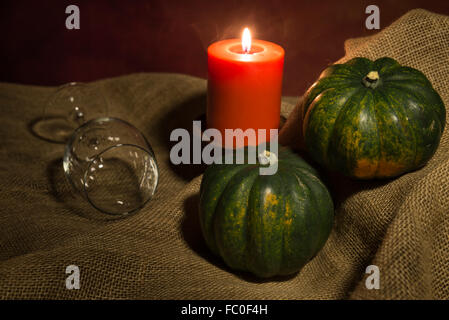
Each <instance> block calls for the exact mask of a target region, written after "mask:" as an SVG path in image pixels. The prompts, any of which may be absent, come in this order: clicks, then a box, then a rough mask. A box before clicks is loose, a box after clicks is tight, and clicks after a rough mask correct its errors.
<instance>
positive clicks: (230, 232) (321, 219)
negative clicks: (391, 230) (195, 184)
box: [200, 149, 334, 278]
mask: <svg viewBox="0 0 449 320" xmlns="http://www.w3.org/2000/svg"><path fill="white" fill-rule="evenodd" d="M278 156H279V158H278V159H279V162H278V170H277V172H276V173H275V174H274V175H259V166H260V164H240V165H238V164H229V165H227V164H214V165H211V166H209V167H208V168H207V170H206V171H205V173H204V175H203V180H202V182H201V188H200V221H201V229H202V232H203V235H204V238H205V240H206V243H207V245H208V246H209V248H210V249H211V250H212V251H213V252H214V253H215V254H217V255H220V256H221V257H222V258H223V259H224V261H225V262H226V264H227V265H228V266H229V267H231V268H233V269H237V270H244V271H249V272H252V273H253V274H255V275H257V276H259V277H264V278H266V277H271V276H275V275H288V274H292V273H295V272H297V271H298V270H300V269H301V268H302V267H303V266H304V265H305V264H306V263H307V262H308V261H309V260H310V259H311V258H313V257H314V256H315V255H316V253H317V252H318V251H319V250H320V249H321V248H322V247H323V245H324V243H325V242H326V240H327V238H328V236H329V233H330V230H331V228H332V222H333V212H334V209H333V203H332V199H331V196H330V194H329V192H328V190H327V189H326V187H325V186H324V184H323V183H322V182H321V181H320V180H319V178H318V177H317V173H316V171H315V170H314V169H313V168H312V167H310V166H309V165H308V164H307V163H306V162H305V161H304V160H302V159H301V158H300V157H299V156H297V155H295V154H293V153H292V152H291V151H289V150H286V149H281V150H280V151H279V154H278Z"/></svg>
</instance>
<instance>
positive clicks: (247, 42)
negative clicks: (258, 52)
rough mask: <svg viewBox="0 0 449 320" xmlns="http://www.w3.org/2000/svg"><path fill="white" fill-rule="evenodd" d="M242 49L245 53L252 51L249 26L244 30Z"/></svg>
mask: <svg viewBox="0 0 449 320" xmlns="http://www.w3.org/2000/svg"><path fill="white" fill-rule="evenodd" d="M242 50H243V52H245V53H249V52H250V51H251V33H250V32H249V29H248V28H245V30H243V35H242Z"/></svg>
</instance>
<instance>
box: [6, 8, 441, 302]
mask: <svg viewBox="0 0 449 320" xmlns="http://www.w3.org/2000/svg"><path fill="white" fill-rule="evenodd" d="M345 46H346V52H347V54H346V56H345V57H344V59H342V61H346V60H348V59H350V58H352V57H355V56H365V57H368V58H378V57H381V56H391V57H393V58H395V59H397V60H398V61H399V62H400V63H403V64H406V65H409V66H412V67H415V68H418V69H420V70H422V71H423V72H424V73H425V74H426V75H427V76H428V78H429V79H430V81H431V82H432V83H433V85H434V87H435V89H436V90H437V91H438V92H439V93H440V94H441V96H442V98H443V100H444V102H445V104H446V106H449V91H448V89H449V17H446V16H441V15H436V14H432V13H429V12H426V11H423V10H414V11H411V12H409V13H408V14H406V15H405V16H403V17H402V18H400V19H399V20H398V21H396V22H395V23H393V24H392V25H391V26H389V27H387V28H385V29H384V30H382V31H381V32H380V33H378V34H376V35H374V36H372V37H369V38H363V39H354V40H348V41H347V42H346V44H345ZM300 74H301V72H300V70H298V75H299V76H300ZM313 80H314V79H311V82H312V81H313ZM93 85H94V86H96V87H97V88H98V90H103V92H104V93H105V95H106V97H107V99H108V101H109V103H110V113H111V116H116V117H119V118H122V119H125V120H128V121H130V122H131V123H133V124H134V125H135V126H136V127H138V128H139V129H140V130H141V131H142V132H143V133H144V134H145V135H146V136H147V137H148V139H149V140H150V142H151V144H152V146H153V148H154V150H155V152H156V154H157V160H158V162H159V167H160V174H161V175H160V184H159V187H158V190H157V193H156V195H155V197H154V198H153V200H152V201H151V202H150V203H149V204H148V205H147V206H146V207H145V208H144V209H143V210H141V211H140V212H139V213H138V214H136V215H134V216H131V217H128V218H126V219H121V220H105V219H103V218H99V217H98V216H96V213H95V212H94V211H93V210H92V209H90V208H89V207H87V206H86V205H85V203H84V202H82V201H79V199H78V198H76V197H75V196H73V193H72V192H71V189H70V187H69V185H68V184H67V183H66V181H65V180H64V177H63V173H62V166H61V156H62V153H63V146H62V145H58V144H53V143H48V142H46V141H43V140H40V139H38V138H37V137H35V136H34V135H33V134H32V131H31V130H30V127H31V124H32V123H33V121H34V120H35V119H37V118H39V116H40V115H41V112H42V106H43V104H44V103H45V100H46V99H47V97H48V94H49V93H50V92H52V89H51V88H43V87H35V86H23V85H13V84H1V85H0V107H1V110H2V116H1V119H0V122H1V123H0V137H1V139H0V142H1V143H0V177H1V178H0V190H1V193H0V228H1V232H0V246H1V249H0V260H1V262H0V296H1V297H2V298H10V299H13V298H58V299H59V298H70V299H71V298H76V299H82V298H94V299H96V298H98V299H103V298H136V299H147V298H148V299H304V298H306V299H335V298H337V299H340V298H353V299H354V298H355V299H377V298H381V299H398V298H399V299H406V298H412V299H422V298H423V299H427V298H429V299H433V298H436V299H447V298H449V239H448V237H449V176H448V175H449V154H448V151H449V137H448V129H447V127H446V131H445V132H444V135H443V138H442V140H441V144H440V147H439V149H438V151H437V153H436V154H435V156H434V157H433V158H432V159H431V161H430V162H429V163H428V165H426V166H425V167H424V168H423V169H421V170H419V171H415V172H412V173H409V174H406V175H403V176H402V177H400V178H398V179H395V180H391V181H377V182H358V181H353V180H350V179H342V178H340V177H339V178H338V179H333V178H332V177H331V179H329V181H330V189H331V191H332V193H333V196H334V198H335V205H336V216H335V225H334V228H333V231H332V234H331V236H330V238H329V240H328V241H327V243H326V245H325V247H324V249H323V250H322V251H321V252H320V253H319V254H318V256H317V257H316V258H315V259H313V260H312V261H311V262H310V263H309V264H308V265H307V266H306V267H305V268H304V269H303V270H302V271H301V272H300V273H299V274H297V275H295V276H293V277H290V278H287V279H274V280H270V281H263V282H262V281H259V280H257V279H255V278H253V277H251V276H248V275H246V274H241V273H235V272H232V271H231V270H229V269H228V268H226V267H225V266H224V265H223V263H222V262H221V260H220V259H218V258H216V257H214V256H212V255H211V254H210V253H209V251H208V250H207V248H206V247H205V244H204V241H203V239H202V236H201V233H200V228H199V222H198V218H197V201H198V197H197V195H198V189H199V184H200V182H201V176H200V174H201V172H202V170H204V167H202V166H173V165H170V163H169V156H168V155H169V148H170V143H169V134H170V131H171V130H172V129H173V128H176V127H186V128H189V127H191V125H192V120H193V119H195V118H197V117H198V116H199V115H201V114H202V113H204V110H205V105H204V103H205V89H206V82H205V80H203V79H197V78H193V77H188V76H183V75H173V74H171V75H169V74H135V75H130V76H125V77H121V78H115V79H108V80H103V81H98V82H95V83H93ZM298 94H302V93H298ZM292 109H293V106H292V105H289V104H288V103H285V104H284V105H283V112H284V113H286V114H288V113H289V112H290V111H291V110H292ZM448 109H449V108H448ZM291 119H294V113H293V115H292V116H291ZM287 125H288V126H289V127H290V128H292V127H291V123H289V124H287ZM298 131H299V130H298ZM72 264H74V265H77V266H79V268H80V271H81V278H80V280H81V288H80V289H79V290H67V289H66V287H65V279H66V277H67V274H66V273H65V268H66V266H68V265H72ZM371 264H374V265H377V266H378V267H379V269H380V289H379V290H375V289H374V290H368V289H367V288H366V287H365V279H366V277H367V275H366V274H365V268H366V267H367V266H368V265H371Z"/></svg>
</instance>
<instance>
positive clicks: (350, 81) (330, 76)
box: [302, 57, 446, 179]
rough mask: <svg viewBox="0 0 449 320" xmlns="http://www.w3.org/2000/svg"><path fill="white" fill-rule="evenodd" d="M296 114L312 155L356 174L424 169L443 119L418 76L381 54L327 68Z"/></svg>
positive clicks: (442, 109) (371, 175)
mask: <svg viewBox="0 0 449 320" xmlns="http://www.w3.org/2000/svg"><path fill="white" fill-rule="evenodd" d="M302 112H303V119H304V121H303V136H304V140H305V145H306V148H307V150H308V152H309V153H310V155H311V157H312V158H313V159H314V160H316V161H317V162H318V163H320V164H322V165H324V166H326V167H328V168H329V169H331V170H334V171H339V172H341V173H343V174H345V175H349V176H352V177H356V178H361V179H370V178H388V177H394V176H398V175H401V174H403V173H405V172H409V171H412V170H414V169H417V168H419V167H421V166H423V165H424V164H425V163H426V162H427V161H428V160H429V159H430V158H431V157H432V155H433V154H434V153H435V151H436V149H437V147H438V144H439V141H440V138H441V135H442V132H443V129H444V126H445V120H446V110H445V107H444V104H443V101H442V100H441V98H440V96H439V95H438V93H437V92H436V91H435V90H434V89H433V87H432V85H431V83H430V82H429V80H427V78H426V77H425V76H424V74H422V73H421V72H420V71H418V70H416V69H413V68H410V67H406V66H401V65H400V64H399V63H398V62H396V61H395V60H393V59H391V58H387V57H385V58H381V59H378V60H376V61H371V60H368V59H366V58H354V59H352V60H350V61H348V62H347V63H344V64H336V65H332V66H330V67H328V68H327V69H325V70H324V71H323V73H322V74H321V76H320V77H319V79H318V81H317V82H315V83H314V84H313V85H312V87H311V88H310V89H309V90H308V91H307V93H306V95H305V100H304V105H303V109H302Z"/></svg>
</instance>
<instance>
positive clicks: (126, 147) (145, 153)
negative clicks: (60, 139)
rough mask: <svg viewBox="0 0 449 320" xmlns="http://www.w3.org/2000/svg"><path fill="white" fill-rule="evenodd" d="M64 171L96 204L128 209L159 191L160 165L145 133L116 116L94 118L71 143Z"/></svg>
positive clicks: (102, 208)
mask: <svg viewBox="0 0 449 320" xmlns="http://www.w3.org/2000/svg"><path fill="white" fill-rule="evenodd" d="M63 167H64V172H65V175H66V177H67V179H68V180H69V182H70V183H71V185H72V186H73V187H74V188H75V189H76V190H77V191H78V192H79V193H80V194H81V195H82V196H83V197H84V198H85V199H86V200H87V201H88V202H89V203H90V204H91V205H92V206H93V207H94V208H96V209H98V210H99V211H101V212H104V213H107V214H111V215H122V216H124V215H129V214H131V213H134V212H136V211H137V210H138V209H140V208H142V207H143V206H144V205H145V204H146V203H147V202H148V201H149V200H150V199H151V197H152V196H153V195H154V193H155V191H156V187H157V184H158V178H159V171H158V166H157V162H156V158H155V155H154V152H153V150H152V148H151V146H150V144H149V143H148V141H147V140H146V139H145V137H144V136H143V134H142V133H140V131H139V130H138V129H136V128H135V127H134V126H132V125H131V124H129V123H127V122H125V121H123V120H120V119H116V118H107V117H104V118H97V119H93V120H90V121H88V122H86V123H84V124H83V125H81V126H80V127H79V128H78V129H76V130H75V132H74V133H73V135H72V136H71V138H70V139H69V141H68V143H67V144H66V148H65V152H64V159H63Z"/></svg>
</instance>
